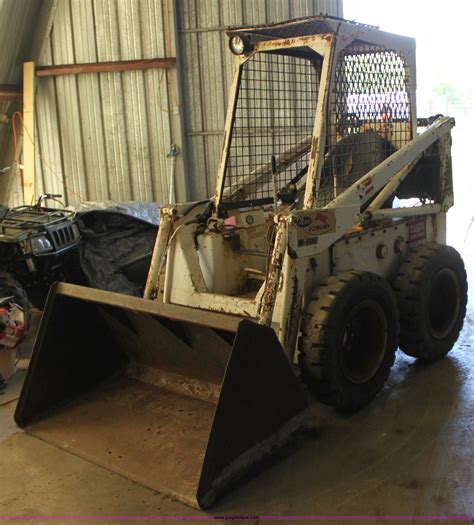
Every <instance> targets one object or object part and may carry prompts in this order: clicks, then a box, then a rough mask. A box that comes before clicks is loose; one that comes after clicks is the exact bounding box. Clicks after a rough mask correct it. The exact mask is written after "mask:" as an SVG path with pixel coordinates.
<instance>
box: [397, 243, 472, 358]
mask: <svg viewBox="0 0 474 525" xmlns="http://www.w3.org/2000/svg"><path fill="white" fill-rule="evenodd" d="M393 287H394V290H395V293H396V295H397V301H398V308H399V311H400V349H401V350H402V351H403V352H404V353H405V354H407V355H409V356H412V357H417V358H418V359H421V360H424V361H437V360H438V359H441V358H443V357H445V356H446V354H447V353H448V352H449V351H450V350H451V349H452V348H453V346H454V343H455V342H456V340H457V338H458V337H459V333H460V331H461V328H462V325H463V322H464V317H465V315H466V303H467V276H466V270H465V268H464V263H463V260H462V259H461V256H460V255H459V253H458V252H457V251H456V250H455V249H454V248H452V247H451V246H443V245H441V244H425V245H423V246H419V247H417V248H415V249H414V250H413V251H411V252H410V253H409V254H408V258H407V259H406V260H405V261H404V262H403V263H402V265H401V266H400V269H399V272H398V275H397V276H396V278H395V280H394V284H393Z"/></svg>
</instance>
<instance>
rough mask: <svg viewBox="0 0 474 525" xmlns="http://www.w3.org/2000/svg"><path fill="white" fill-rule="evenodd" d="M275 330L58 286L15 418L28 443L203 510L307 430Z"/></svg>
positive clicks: (53, 291) (294, 381) (302, 405)
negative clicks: (35, 441)
mask: <svg viewBox="0 0 474 525" xmlns="http://www.w3.org/2000/svg"><path fill="white" fill-rule="evenodd" d="M307 414H308V408H307V402H306V399H305V396H304V393H303V391H302V389H301V387H300V384H299V382H298V380H297V378H296V377H295V376H294V374H293V371H292V368H291V366H290V364H289V362H288V359H287V357H286V356H285V354H284V352H283V350H282V348H281V346H280V344H279V342H278V339H277V337H276V335H275V332H274V331H273V329H271V328H269V327H266V326H261V325H258V324H256V323H254V322H252V321H250V320H246V319H241V318H238V317H236V316H230V315H226V314H220V313H212V312H204V311H202V310H197V309H192V308H187V307H180V306H175V305H169V304H162V303H158V302H156V301H149V300H145V299H140V298H136V297H129V296H124V295H120V294H116V293H111V292H105V291H101V290H95V289H91V288H84V287H80V286H75V285H70V284H64V283H60V284H56V285H55V286H54V287H53V288H52V289H51V292H50V294H49V297H48V301H47V304H46V307H45V310H44V313H43V317H42V319H41V324H40V328H39V332H38V336H37V339H36V342H35V346H34V350H33V355H32V359H31V364H30V367H29V369H28V374H27V377H26V380H25V384H24V387H23V390H22V392H21V396H20V400H19V402H18V406H17V410H16V413H15V420H16V422H17V424H18V425H19V426H20V427H22V428H25V429H26V430H27V431H28V432H30V433H31V434H33V435H35V436H38V437H39V438H41V439H43V440H45V441H47V442H49V443H52V444H54V445H56V446H58V447H61V448H64V449H66V450H68V451H70V452H73V453H75V454H77V455H79V456H81V457H83V458H86V459H88V460H90V461H92V462H94V463H96V464H98V465H101V466H103V467H106V468H108V469H110V470H112V471H115V472H117V473H119V474H121V475H123V476H125V477H127V478H130V479H133V480H134V481H137V482H139V483H142V484H143V485H146V486H148V487H150V488H152V489H155V490H157V491H159V492H162V493H164V494H168V495H171V496H173V497H176V498H177V499H179V500H181V501H183V502H185V503H187V504H189V505H192V506H194V507H198V508H206V507H208V506H209V505H211V504H212V503H213V501H214V500H215V499H216V497H217V496H218V495H219V494H220V493H221V492H223V491H224V490H225V489H226V488H227V487H228V486H229V485H231V484H232V483H233V482H234V481H235V480H236V479H238V478H239V477H241V476H242V475H243V474H245V473H247V472H248V471H249V470H251V469H252V468H253V467H255V466H256V465H257V464H258V463H260V462H261V460H262V459H263V458H265V457H266V456H268V455H270V454H271V453H272V452H273V451H274V450H275V449H276V448H279V447H281V446H282V445H284V444H285V443H286V442H287V440H288V439H289V437H290V436H291V435H292V434H293V433H294V432H295V431H297V430H298V429H299V428H301V426H302V425H303V424H304V421H305V419H306V416H307Z"/></svg>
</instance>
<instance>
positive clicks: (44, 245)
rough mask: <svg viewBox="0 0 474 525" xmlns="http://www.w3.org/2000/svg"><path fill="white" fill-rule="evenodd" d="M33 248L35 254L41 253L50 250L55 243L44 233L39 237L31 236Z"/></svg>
mask: <svg viewBox="0 0 474 525" xmlns="http://www.w3.org/2000/svg"><path fill="white" fill-rule="evenodd" d="M30 242H31V250H32V252H33V253H34V254H35V255H40V254H42V253H45V252H50V251H51V250H52V249H53V245H52V244H51V242H50V241H49V239H48V238H46V237H45V236H44V235H40V236H39V237H32V238H31V241H30Z"/></svg>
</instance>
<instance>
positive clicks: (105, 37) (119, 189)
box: [94, 0, 132, 201]
mask: <svg viewBox="0 0 474 525" xmlns="http://www.w3.org/2000/svg"><path fill="white" fill-rule="evenodd" d="M117 16H118V15H117V5H116V2H115V0H103V1H102V2H95V3H94V19H95V35H96V45H97V60H98V61H99V62H112V61H114V60H120V38H119V27H118V25H117ZM99 84H100V90H101V98H102V108H103V118H104V123H103V126H104V133H105V154H106V159H107V172H108V177H107V181H108V185H109V195H110V198H111V199H112V200H118V201H120V200H127V196H129V197H128V198H129V199H130V198H131V197H130V195H131V191H132V190H131V179H130V176H129V172H130V170H129V159H128V153H127V138H126V122H125V105H124V94H123V87H122V76H121V75H120V74H117V73H102V74H100V75H99Z"/></svg>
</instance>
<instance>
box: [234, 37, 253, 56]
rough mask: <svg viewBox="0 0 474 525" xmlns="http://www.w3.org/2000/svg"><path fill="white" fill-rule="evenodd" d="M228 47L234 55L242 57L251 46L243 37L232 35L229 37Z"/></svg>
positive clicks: (247, 39) (246, 38)
mask: <svg viewBox="0 0 474 525" xmlns="http://www.w3.org/2000/svg"><path fill="white" fill-rule="evenodd" d="M229 47H230V50H231V51H232V53H234V55H243V54H244V53H248V52H249V51H250V50H251V49H252V44H251V43H250V40H249V38H248V37H247V36H245V35H233V36H231V37H230V40H229Z"/></svg>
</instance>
